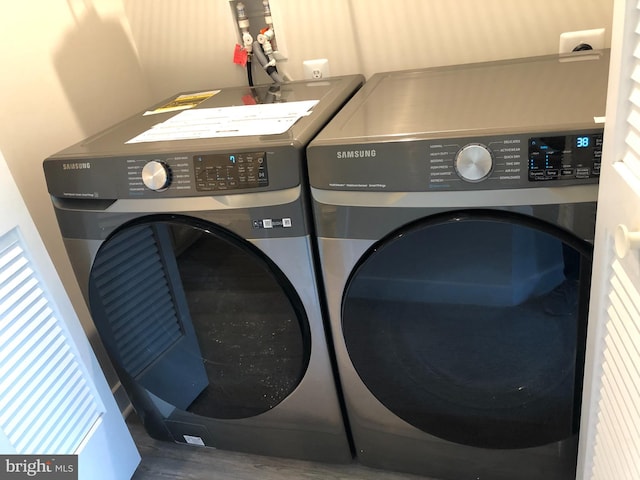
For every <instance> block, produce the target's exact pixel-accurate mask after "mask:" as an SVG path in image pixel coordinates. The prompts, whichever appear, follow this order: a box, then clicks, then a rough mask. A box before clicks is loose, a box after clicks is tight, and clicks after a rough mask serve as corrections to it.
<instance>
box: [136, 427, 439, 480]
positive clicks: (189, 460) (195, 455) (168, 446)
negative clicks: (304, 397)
mask: <svg viewBox="0 0 640 480" xmlns="http://www.w3.org/2000/svg"><path fill="white" fill-rule="evenodd" d="M127 425H128V426H129V430H130V431H131V434H132V435H133V438H134V440H135V442H136V444H137V446H138V451H139V452H140V455H141V456H142V461H141V462H140V465H139V466H138V469H137V470H136V473H135V474H134V476H133V479H132V480H168V479H175V480H428V479H427V478H426V477H419V476H416V475H409V474H402V473H396V472H386V471H382V470H374V469H371V468H367V467H365V466H362V465H360V464H358V463H357V462H355V461H354V462H353V463H351V464H349V465H331V464H323V463H315V462H306V461H300V460H289V459H283V458H274V457H263V456H259V455H249V454H245V453H238V452H229V451H224V450H216V449H212V448H199V447H190V446H188V445H182V444H177V443H169V442H161V441H158V440H154V439H153V438H151V437H149V435H147V433H146V432H145V430H144V428H143V427H142V424H141V423H140V422H139V420H138V419H137V417H135V415H130V416H129V418H128V420H127Z"/></svg>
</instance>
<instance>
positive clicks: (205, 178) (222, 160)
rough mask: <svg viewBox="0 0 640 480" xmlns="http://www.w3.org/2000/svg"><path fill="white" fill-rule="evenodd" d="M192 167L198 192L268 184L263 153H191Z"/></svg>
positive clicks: (264, 153) (265, 158)
mask: <svg viewBox="0 0 640 480" xmlns="http://www.w3.org/2000/svg"><path fill="white" fill-rule="evenodd" d="M193 168H194V172H195V176H196V190H197V191H199V192H204V191H223V190H235V189H242V188H256V187H266V186H268V185H269V175H268V171H267V155H266V152H244V153H220V154H218V153H216V154H203V155H194V156H193Z"/></svg>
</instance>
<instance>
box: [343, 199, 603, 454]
mask: <svg viewBox="0 0 640 480" xmlns="http://www.w3.org/2000/svg"><path fill="white" fill-rule="evenodd" d="M590 270H591V249H590V246H589V245H588V244H587V243H586V242H582V241H580V240H577V239H575V238H573V237H572V236H571V235H569V234H568V233H567V232H564V231H561V230H560V229H559V228H555V227H551V226H549V225H547V224H544V223H542V222H537V221H535V220H534V219H531V218H529V217H525V216H521V215H516V214H508V213H507V212H502V213H500V212H489V211H475V212H474V211H468V212H457V213H449V214H446V215H441V216H436V217H430V218H427V219H424V220H423V221H420V222H417V223H415V224H412V225H409V226H407V227H406V228H403V229H401V230H400V231H397V232H394V234H392V235H390V236H389V237H388V238H385V239H384V240H382V241H381V242H379V243H378V244H376V245H374V247H372V248H371V249H370V250H369V252H367V254H366V255H365V256H364V257H363V258H362V260H361V261H360V263H359V264H358V265H357V267H356V269H355V270H354V271H353V273H352V275H351V277H350V279H349V281H348V284H347V288H346V290H345V293H344V297H343V306H342V313H343V317H342V328H343V333H344V338H345V342H346V345H347V349H348V352H349V356H350V358H351V360H352V362H353V365H354V367H355V369H356V371H357V372H358V374H359V376H360V377H361V379H362V380H363V382H364V383H365V384H366V386H367V387H368V388H369V390H370V391H371V392H372V393H373V395H375V396H376V397H377V398H378V400H380V401H381V402H382V403H383V404H384V405H385V406H386V407H387V408H389V409H390V410H391V411H392V412H394V413H395V414H396V415H398V416H399V417H400V418H402V419H403V420H405V421H406V422H408V423H410V424H411V425H413V426H415V427H417V428H419V429H421V430H423V431H425V432H427V433H430V434H432V435H435V436H437V437H440V438H443V439H445V440H449V441H452V442H456V443H461V444H465V445H472V446H477V447H484V448H525V447H531V446H538V445H545V444H548V443H552V442H555V441H559V440H563V439H566V438H569V437H571V436H572V435H573V434H575V433H576V431H577V424H578V421H577V418H578V415H579V402H580V386H579V385H580V384H581V381H582V378H581V376H582V362H583V356H584V335H585V328H586V308H587V303H588V298H587V296H588V288H589V272H590Z"/></svg>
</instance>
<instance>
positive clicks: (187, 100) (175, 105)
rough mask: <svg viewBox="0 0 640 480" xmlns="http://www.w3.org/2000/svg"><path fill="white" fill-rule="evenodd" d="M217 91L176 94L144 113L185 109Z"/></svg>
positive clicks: (217, 91)
mask: <svg viewBox="0 0 640 480" xmlns="http://www.w3.org/2000/svg"><path fill="white" fill-rule="evenodd" d="M217 93H220V90H208V91H206V92H198V93H188V94H185V95H178V96H177V97H176V98H174V99H173V100H171V101H170V102H169V103H167V104H165V105H162V106H161V107H158V108H156V109H154V110H149V111H147V112H145V113H144V114H145V115H155V114H157V113H166V112H175V111H178V110H187V109H189V108H193V107H195V106H196V105H199V104H200V103H202V102H204V101H205V100H206V99H208V98H211V97H213V96H214V95H216V94H217Z"/></svg>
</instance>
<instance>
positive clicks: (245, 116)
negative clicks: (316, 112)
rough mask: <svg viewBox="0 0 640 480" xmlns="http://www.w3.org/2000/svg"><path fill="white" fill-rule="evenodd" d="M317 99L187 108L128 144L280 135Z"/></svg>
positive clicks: (310, 107)
mask: <svg viewBox="0 0 640 480" xmlns="http://www.w3.org/2000/svg"><path fill="white" fill-rule="evenodd" d="M317 103H318V100H305V101H299V102H287V103H269V104H261V105H241V106H234V107H219V108H196V109H192V110H187V111H184V112H181V113H178V114H177V115H174V116H173V117H171V118H170V119H168V120H166V121H164V122H162V123H158V124H157V125H154V126H153V127H151V128H150V129H149V130H147V131H146V132H144V133H142V134H140V135H138V136H136V137H134V138H132V139H131V140H129V141H127V142H126V143H143V142H165V141H173V140H193V139H199V138H220V137H239V136H247V135H278V134H282V133H285V132H286V131H287V130H289V128H291V126H292V125H293V124H294V123H296V122H297V121H298V120H299V119H300V118H301V117H304V116H306V115H309V114H310V113H311V109H312V108H313V107H314V106H315V105H316V104H317Z"/></svg>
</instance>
